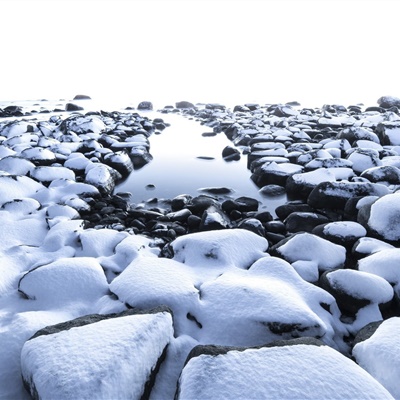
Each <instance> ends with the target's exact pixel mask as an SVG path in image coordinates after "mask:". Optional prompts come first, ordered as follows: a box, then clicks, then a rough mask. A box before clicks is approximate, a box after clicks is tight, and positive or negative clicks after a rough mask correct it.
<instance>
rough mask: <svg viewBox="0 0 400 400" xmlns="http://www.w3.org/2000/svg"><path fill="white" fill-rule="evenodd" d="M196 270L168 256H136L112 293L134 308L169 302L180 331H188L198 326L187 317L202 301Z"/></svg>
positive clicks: (119, 278)
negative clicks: (197, 286)
mask: <svg viewBox="0 0 400 400" xmlns="http://www.w3.org/2000/svg"><path fill="white" fill-rule="evenodd" d="M195 281H196V279H195V277H194V274H193V271H192V269H191V268H189V267H187V266H186V265H184V264H182V263H179V262H177V261H174V260H171V259H168V258H154V257H137V258H136V259H135V260H133V261H132V262H131V264H130V265H129V266H128V267H127V268H126V269H125V270H124V271H123V272H122V273H121V274H120V275H119V276H117V277H116V278H115V279H114V280H113V281H112V282H111V284H110V290H111V292H113V293H115V294H116V295H117V296H118V299H119V300H121V301H123V302H124V303H125V304H129V306H131V307H135V308H152V307H157V306H160V305H167V306H168V307H170V308H171V309H172V311H173V314H174V325H175V326H176V332H177V333H178V334H182V333H189V332H188V330H190V329H191V327H193V329H195V328H196V325H195V324H194V323H193V321H191V320H190V319H189V318H187V315H188V314H189V315H192V314H193V309H195V308H196V306H197V303H198V301H199V291H198V289H197V288H196V287H195V285H194V282H195Z"/></svg>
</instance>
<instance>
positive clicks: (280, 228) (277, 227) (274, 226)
mask: <svg viewBox="0 0 400 400" xmlns="http://www.w3.org/2000/svg"><path fill="white" fill-rule="evenodd" d="M264 227H265V229H266V230H267V232H270V233H279V234H281V235H285V234H286V233H287V230H286V225H285V224H284V223H283V222H281V221H268V222H265V223H264Z"/></svg>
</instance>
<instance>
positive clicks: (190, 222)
mask: <svg viewBox="0 0 400 400" xmlns="http://www.w3.org/2000/svg"><path fill="white" fill-rule="evenodd" d="M200 224H201V218H200V217H198V216H197V215H193V214H192V215H189V217H188V219H187V226H188V229H189V231H196V230H198V229H199V227H200Z"/></svg>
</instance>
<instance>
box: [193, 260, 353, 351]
mask: <svg viewBox="0 0 400 400" xmlns="http://www.w3.org/2000/svg"><path fill="white" fill-rule="evenodd" d="M199 296H200V302H199V308H198V310H196V311H195V313H194V316H195V317H196V320H197V322H198V323H199V324H201V326H202V329H200V330H198V331H197V332H195V333H197V335H194V336H193V337H194V338H195V339H196V340H198V341H199V342H200V343H213V344H219V345H226V346H256V345H261V344H264V343H268V342H272V341H274V340H277V339H282V338H284V339H289V338H294V337H299V336H313V337H316V338H322V340H323V341H324V342H326V343H327V344H329V345H331V346H333V347H335V348H341V349H342V350H344V349H345V347H346V346H345V345H344V343H343V342H342V336H343V335H345V334H346V331H345V329H344V328H343V325H342V323H341V322H340V321H339V316H340V312H339V309H338V308H337V305H336V303H335V300H334V298H333V297H332V296H331V295H330V294H329V293H327V292H326V291H324V290H322V289H320V288H318V287H316V286H314V285H312V284H310V283H308V282H306V281H304V280H303V279H302V278H301V277H300V276H299V275H298V274H297V272H296V271H295V270H294V269H293V268H292V266H291V265H290V264H289V263H287V262H286V261H284V260H282V259H279V258H275V257H264V258H261V259H259V260H258V261H256V262H255V263H254V264H253V265H252V266H251V268H250V269H249V270H240V269H234V270H231V271H229V272H225V273H224V274H222V275H221V276H219V277H218V278H217V279H215V280H211V281H208V282H206V283H204V284H203V285H201V287H200V288H199ZM323 305H324V307H325V308H324V307H323ZM326 308H328V309H329V310H330V311H327V310H326Z"/></svg>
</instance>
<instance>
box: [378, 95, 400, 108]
mask: <svg viewBox="0 0 400 400" xmlns="http://www.w3.org/2000/svg"><path fill="white" fill-rule="evenodd" d="M377 103H378V104H379V106H380V107H382V108H390V107H400V99H399V98H398V97H394V96H382V97H379V99H378V100H377Z"/></svg>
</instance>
